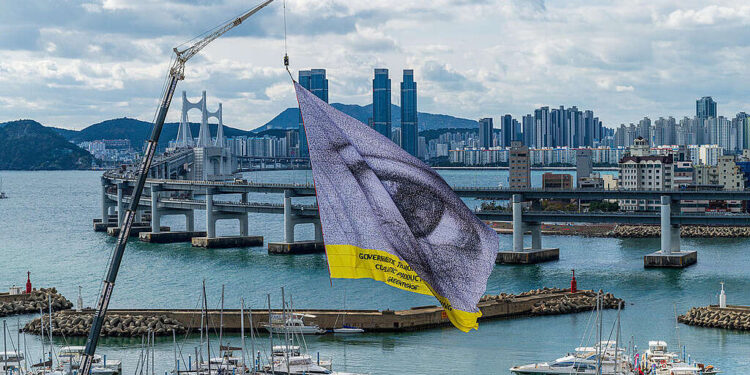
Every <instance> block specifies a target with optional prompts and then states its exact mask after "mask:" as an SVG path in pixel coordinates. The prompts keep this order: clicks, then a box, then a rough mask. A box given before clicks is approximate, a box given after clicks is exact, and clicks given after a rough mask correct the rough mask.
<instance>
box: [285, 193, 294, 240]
mask: <svg viewBox="0 0 750 375" xmlns="http://www.w3.org/2000/svg"><path fill="white" fill-rule="evenodd" d="M284 242H286V243H292V242H294V218H293V217H292V197H291V193H290V192H289V191H285V192H284Z"/></svg>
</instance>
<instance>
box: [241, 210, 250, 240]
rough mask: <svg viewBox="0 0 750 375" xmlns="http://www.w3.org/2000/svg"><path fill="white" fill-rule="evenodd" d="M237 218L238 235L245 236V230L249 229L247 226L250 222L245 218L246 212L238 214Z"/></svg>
mask: <svg viewBox="0 0 750 375" xmlns="http://www.w3.org/2000/svg"><path fill="white" fill-rule="evenodd" d="M239 219H240V236H243V237H245V236H247V232H248V231H249V230H250V228H249V227H250V224H249V221H248V219H247V214H246V213H244V214H240V217H239Z"/></svg>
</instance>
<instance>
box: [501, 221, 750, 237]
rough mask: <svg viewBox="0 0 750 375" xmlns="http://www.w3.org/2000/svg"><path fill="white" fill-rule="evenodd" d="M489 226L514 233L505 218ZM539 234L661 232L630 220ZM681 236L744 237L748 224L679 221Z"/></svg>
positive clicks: (546, 227) (552, 227)
mask: <svg viewBox="0 0 750 375" xmlns="http://www.w3.org/2000/svg"><path fill="white" fill-rule="evenodd" d="M492 228H493V229H495V231H496V232H497V233H500V234H513V226H512V225H511V223H507V222H493V223H492ZM542 234H545V235H551V236H584V237H612V238H656V237H659V236H660V235H661V228H660V227H659V226H658V225H646V224H643V225H631V224H618V225H612V224H542ZM680 237H683V238H746V237H750V227H737V226H707V225H682V226H681V227H680Z"/></svg>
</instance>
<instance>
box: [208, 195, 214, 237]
mask: <svg viewBox="0 0 750 375" xmlns="http://www.w3.org/2000/svg"><path fill="white" fill-rule="evenodd" d="M215 216H216V215H215V214H214V193H213V191H211V192H206V237H208V238H215V237H216V217H215Z"/></svg>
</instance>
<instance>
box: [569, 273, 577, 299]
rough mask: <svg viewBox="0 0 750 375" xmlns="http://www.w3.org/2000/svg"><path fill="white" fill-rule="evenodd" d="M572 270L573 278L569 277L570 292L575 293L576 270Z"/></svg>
mask: <svg viewBox="0 0 750 375" xmlns="http://www.w3.org/2000/svg"><path fill="white" fill-rule="evenodd" d="M571 271H573V278H572V279H570V292H571V293H575V292H577V291H578V283H576V270H571Z"/></svg>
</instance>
